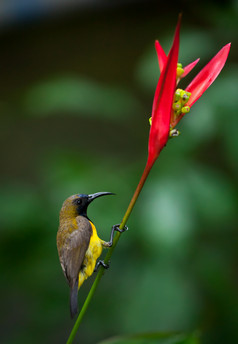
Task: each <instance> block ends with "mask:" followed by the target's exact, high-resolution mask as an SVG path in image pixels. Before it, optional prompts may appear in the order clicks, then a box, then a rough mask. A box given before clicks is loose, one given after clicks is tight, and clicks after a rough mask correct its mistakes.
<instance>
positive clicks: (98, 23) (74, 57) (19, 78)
mask: <svg viewBox="0 0 238 344" xmlns="http://www.w3.org/2000/svg"><path fill="white" fill-rule="evenodd" d="M181 10H183V23H182V29H181V48H180V59H179V61H180V62H182V63H183V64H184V65H185V64H187V63H189V62H191V61H193V60H195V59H196V58H197V57H200V58H201V60H200V62H199V64H198V65H197V67H196V68H195V71H194V72H192V73H191V77H190V76H189V77H187V78H186V80H185V81H184V85H185V84H186V83H187V82H189V80H190V79H191V78H192V77H193V76H194V75H195V74H196V73H197V72H198V71H199V70H200V69H201V68H202V67H203V66H204V65H205V64H206V63H207V62H208V61H209V60H210V59H211V58H212V57H213V56H214V55H215V54H216V53H217V51H218V50H219V49H220V48H221V47H222V46H223V45H225V44H226V43H228V42H230V41H231V42H232V48H231V52H230V55H229V58H228V62H227V64H226V66H225V68H224V70H223V71H222V73H221V75H220V76H219V77H218V79H217V80H216V82H215V83H214V84H213V85H212V86H211V88H210V89H209V90H208V91H207V92H206V93H205V94H204V95H203V96H202V98H201V99H200V100H199V101H198V102H197V103H196V105H195V106H194V107H193V109H192V111H191V113H190V114H188V115H187V116H186V118H184V120H183V121H182V122H181V123H180V125H179V129H180V130H181V132H182V134H181V136H180V137H179V138H176V139H173V140H171V141H170V142H169V143H168V145H167V147H166V148H165V149H164V151H163V152H162V154H161V156H160V159H159V161H158V162H157V163H156V165H155V167H154V168H153V170H152V172H151V175H150V177H149V179H148V181H147V182H146V185H145V187H144V189H143V192H142V194H141V196H140V198H139V200H138V203H137V205H136V207H135V209H134V211H133V213H132V216H131V218H130V220H129V223H128V225H129V228H130V230H129V231H128V232H126V234H124V235H123V236H122V238H121V240H120V243H119V245H118V247H117V249H116V250H115V252H114V255H113V257H112V261H111V268H110V270H109V271H107V273H106V274H105V276H104V277H103V279H102V281H101V283H100V285H99V288H98V290H97V292H96V294H95V296H94V298H93V302H92V304H91V305H90V307H89V309H88V311H87V313H86V316H85V318H84V321H83V324H82V325H81V327H80V331H79V333H78V336H77V340H78V342H79V343H85V344H91V343H98V342H99V341H102V340H103V339H106V338H109V337H111V336H116V335H124V334H132V333H140V332H150V331H153V332H155V331H171V330H176V331H182V332H189V333H193V332H194V331H195V332H196V331H198V332H196V333H201V340H202V342H204V343H223V344H224V343H237V342H238V331H237V328H238V271H237V258H238V253H237V247H238V233H237V201H238V199H237V181H238V178H237V172H238V135H237V130H238V119H237V94H238V87H237V85H238V65H237V62H238V48H237V44H238V35H237V32H238V31H237V30H238V1H236V0H234V1H231V0H230V1H224V2H222V1H215V0H214V1H183V2H180V3H179V2H175V3H173V2H168V1H159V0H158V1H149V0H145V1H132V0H131V1H129V0H127V1H126V0H124V1H106V0H104V1H103V0H101V1H99V0H91V1H89V0H88V1H86V0H85V1H83V0H78V1H76V0H75V1H73V0H72V1H66V0H65V1H63V0H61V1H53V0H51V1H50V0H48V1H44V0H37V1H30V0H28V1H27V0H25V1H24V0H5V1H3V0H2V1H1V2H0V47H1V48H0V75H1V77H0V114H1V115H0V116H1V125H0V153H1V171H0V178H1V179H0V190H1V191H0V209H1V210H0V212H1V216H0V226H1V240H0V262H1V274H0V279H1V284H0V286H1V330H0V332H1V343H6V344H21V343H36V344H38V343H65V342H66V339H67V337H68V335H69V333H70V331H71V328H72V326H73V324H74V322H73V321H72V320H71V319H70V315H69V290H68V286H67V283H66V281H65V279H64V276H63V273H62V271H61V267H60V265H59V261H58V256H57V250H56V243H55V241H56V232H57V227H58V214H59V210H60V207H61V205H62V203H63V201H64V199H65V198H67V197H68V196H70V195H71V194H74V193H93V192H98V191H111V192H115V193H116V194H117V195H116V196H113V198H112V197H111V196H110V197H104V198H100V199H99V200H97V201H95V202H94V203H93V204H92V205H91V206H90V209H89V217H90V218H92V219H93V221H94V223H95V224H96V226H97V227H98V232H99V235H100V236H101V237H102V238H103V239H107V238H109V232H110V228H111V226H112V225H113V224H115V223H118V222H120V220H121V219H122V216H123V214H124V212H125V210H126V208H127V205H128V203H129V200H130V197H131V196H132V194H133V191H134V189H135V187H136V185H137V183H138V181H139V178H140V175H141V173H142V171H143V168H144V165H145V161H146V156H147V139H148V132H149V123H148V118H149V116H150V112H151V106H152V100H153V95H154V90H155V87H156V82H157V80H158V76H159V69H158V65H157V57H156V53H155V50H154V40H155V39H159V40H160V42H161V43H162V45H163V46H164V49H165V51H167V52H168V50H169V47H170V44H171V42H172V39H173V32H174V29H175V25H176V22H177V17H178V13H179V12H180V11H181ZM92 281H93V278H91V279H90V280H88V281H87V282H85V284H84V285H83V286H82V288H81V290H80V293H79V306H81V305H82V304H83V301H84V300H85V297H86V295H87V293H88V291H89V289H90V286H91V284H92ZM76 342H77V341H76ZM193 343H194V342H193Z"/></svg>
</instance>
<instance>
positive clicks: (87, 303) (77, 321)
mask: <svg viewBox="0 0 238 344" xmlns="http://www.w3.org/2000/svg"><path fill="white" fill-rule="evenodd" d="M151 167H152V166H150V165H148V164H147V165H146V167H145V169H144V172H143V174H142V176H141V179H140V181H139V184H138V185H137V188H136V190H135V193H134V195H133V197H132V199H131V201H130V204H129V206H128V208H127V211H126V212H125V215H124V217H123V219H122V222H121V224H120V229H123V228H124V226H125V224H126V222H127V220H128V218H129V216H130V214H131V212H132V209H133V208H134V205H135V203H136V201H137V198H138V196H139V194H140V192H141V190H142V188H143V186H144V184H145V181H146V179H147V177H148V174H149V173H150V170H151ZM120 235H121V233H120V232H117V233H116V235H115V237H114V240H113V246H112V247H111V248H110V249H109V250H108V252H107V254H106V257H105V259H104V262H105V263H106V264H107V263H108V262H109V260H110V258H111V256H112V253H113V251H114V249H115V247H116V245H117V243H118V240H119V238H120ZM103 273H104V268H102V267H101V268H100V269H99V271H98V274H97V277H96V278H95V280H94V283H93V285H92V287H91V289H90V291H89V293H88V296H87V298H86V300H85V302H84V304H83V307H82V309H81V311H80V313H79V315H78V318H77V320H76V322H75V324H74V327H73V329H72V331H71V333H70V336H69V339H68V341H67V344H71V343H73V340H74V338H75V335H76V333H77V331H78V328H79V325H80V324H81V321H82V319H83V316H84V314H85V312H86V310H87V308H88V305H89V303H90V301H91V300H92V297H93V295H94V293H95V291H96V288H97V286H98V284H99V282H100V280H101V278H102V276H103Z"/></svg>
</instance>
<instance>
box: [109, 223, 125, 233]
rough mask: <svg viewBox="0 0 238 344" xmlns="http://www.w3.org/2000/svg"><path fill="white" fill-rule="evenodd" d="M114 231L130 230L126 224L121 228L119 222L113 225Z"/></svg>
mask: <svg viewBox="0 0 238 344" xmlns="http://www.w3.org/2000/svg"><path fill="white" fill-rule="evenodd" d="M112 231H113V232H114V231H117V232H120V233H123V232H126V231H128V227H127V226H126V225H125V226H124V227H123V228H122V229H120V223H118V224H117V225H114V226H112Z"/></svg>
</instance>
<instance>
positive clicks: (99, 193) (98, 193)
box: [88, 192, 115, 203]
mask: <svg viewBox="0 0 238 344" xmlns="http://www.w3.org/2000/svg"><path fill="white" fill-rule="evenodd" d="M106 195H115V194H114V193H113V192H96V193H94V194H90V195H88V203H91V202H92V201H93V200H94V199H95V198H98V197H101V196H106Z"/></svg>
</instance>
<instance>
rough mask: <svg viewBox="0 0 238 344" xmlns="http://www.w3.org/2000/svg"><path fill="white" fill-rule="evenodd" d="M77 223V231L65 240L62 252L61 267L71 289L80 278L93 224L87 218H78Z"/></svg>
mask: <svg viewBox="0 0 238 344" xmlns="http://www.w3.org/2000/svg"><path fill="white" fill-rule="evenodd" d="M76 221H77V227H76V229H74V230H73V231H72V232H71V234H70V235H69V237H67V238H66V239H65V242H64V245H63V247H62V250H61V252H60V262H61V266H62V269H63V272H64V274H65V277H66V278H67V280H68V283H69V285H70V287H71V288H72V287H73V286H74V284H75V281H76V280H77V278H78V274H79V271H80V269H81V267H82V263H83V260H84V257H85V253H86V251H87V249H88V246H89V241H90V237H91V235H92V227H91V224H90V222H89V221H88V220H87V219H86V218H85V217H83V216H78V217H77V218H76Z"/></svg>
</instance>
